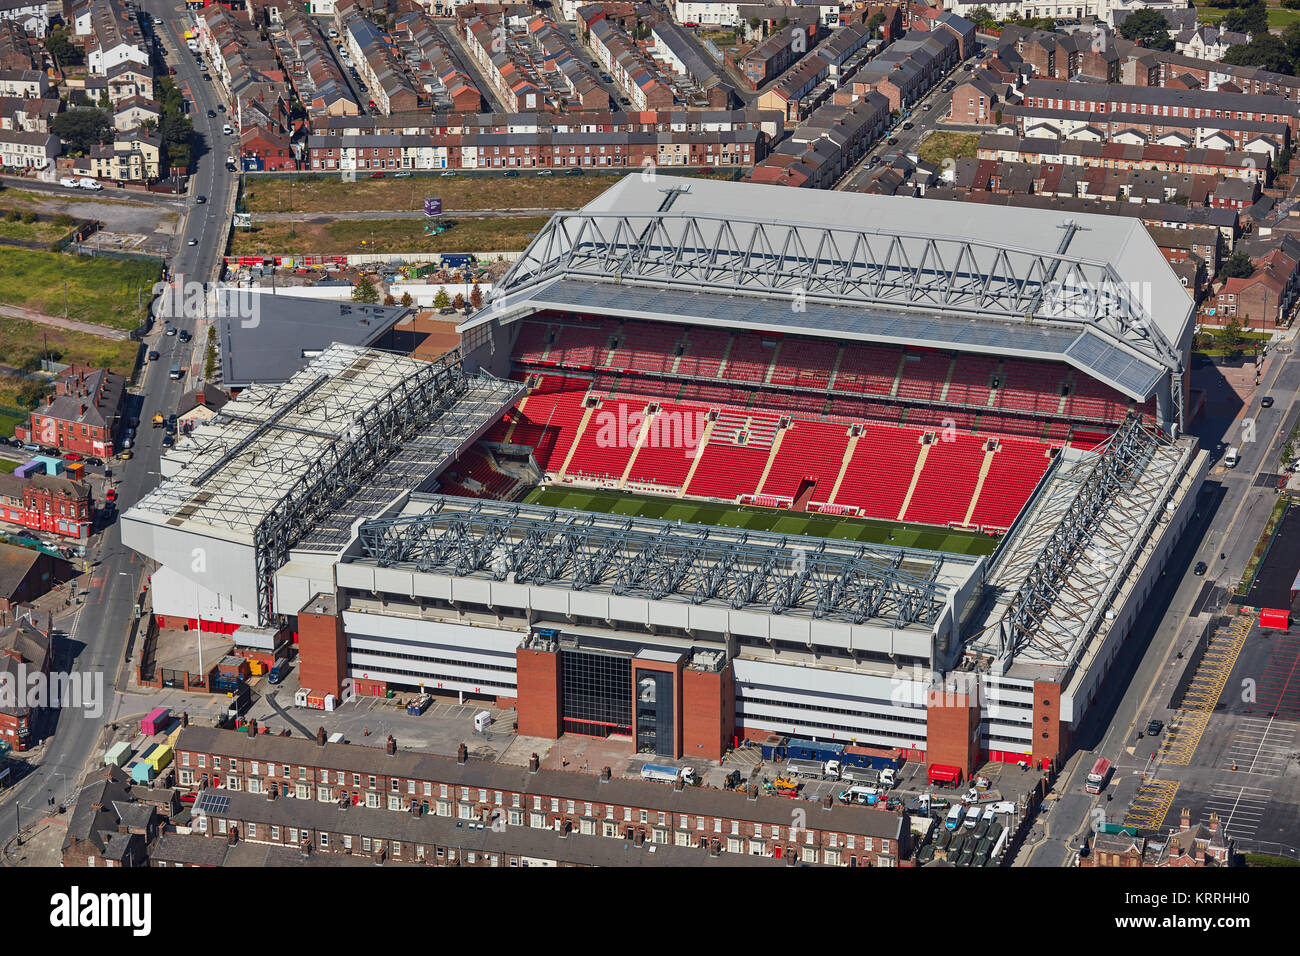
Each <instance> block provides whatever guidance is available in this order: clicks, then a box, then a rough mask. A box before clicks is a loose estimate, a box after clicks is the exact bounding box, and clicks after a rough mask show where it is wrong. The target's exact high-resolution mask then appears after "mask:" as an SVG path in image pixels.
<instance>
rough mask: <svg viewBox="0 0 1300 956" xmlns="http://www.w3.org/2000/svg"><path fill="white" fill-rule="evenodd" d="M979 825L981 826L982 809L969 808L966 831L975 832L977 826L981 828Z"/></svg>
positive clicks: (967, 810)
mask: <svg viewBox="0 0 1300 956" xmlns="http://www.w3.org/2000/svg"><path fill="white" fill-rule="evenodd" d="M979 824H980V808H979V807H967V808H966V829H967V830H974V829H975V828H976V827H977V826H979Z"/></svg>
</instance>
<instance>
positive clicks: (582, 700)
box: [560, 648, 632, 737]
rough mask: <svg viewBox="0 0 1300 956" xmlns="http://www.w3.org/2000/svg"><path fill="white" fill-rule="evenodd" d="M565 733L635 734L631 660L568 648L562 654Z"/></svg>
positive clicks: (619, 655) (594, 734) (561, 670)
mask: <svg viewBox="0 0 1300 956" xmlns="http://www.w3.org/2000/svg"><path fill="white" fill-rule="evenodd" d="M560 687H561V707H562V708H563V713H564V731H565V733H572V734H582V735H584V736H588V737H608V736H609V735H610V734H620V735H624V736H629V737H630V736H631V735H632V658H631V657H630V656H628V655H626V654H601V653H596V652H593V651H584V650H577V649H570V648H566V649H565V651H564V653H563V654H561V655H560Z"/></svg>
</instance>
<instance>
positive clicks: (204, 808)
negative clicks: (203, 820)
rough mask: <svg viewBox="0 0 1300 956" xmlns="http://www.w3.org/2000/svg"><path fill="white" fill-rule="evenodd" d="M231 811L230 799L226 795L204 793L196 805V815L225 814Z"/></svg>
mask: <svg viewBox="0 0 1300 956" xmlns="http://www.w3.org/2000/svg"><path fill="white" fill-rule="evenodd" d="M229 809H230V797H228V796H226V795H225V794H224V793H213V792H211V791H204V792H203V793H202V794H200V795H199V799H198V800H197V801H196V802H195V804H194V812H195V813H218V814H219V813H225V812H226V811H227V810H229Z"/></svg>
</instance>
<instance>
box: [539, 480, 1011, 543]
mask: <svg viewBox="0 0 1300 956" xmlns="http://www.w3.org/2000/svg"><path fill="white" fill-rule="evenodd" d="M524 500H525V501H526V502H527V503H528V504H536V505H542V506H544V507H550V508H567V509H571V510H574V511H594V512H598V513H600V514H616V515H627V516H637V517H642V518H659V519H662V520H665V521H681V522H683V523H685V524H705V525H719V526H722V527H727V528H748V529H750V530H752V531H770V532H773V533H775V534H786V535H791V536H795V535H807V536H809V537H816V538H835V539H843V540H849V541H860V542H862V543H864V544H890V545H895V546H898V547H904V548H922V549H925V550H930V551H946V552H949V553H952V554H977V555H978V554H992V553H993V550H994V549H995V548H996V547H997V543H998V539H997V538H993V537H990V536H988V535H983V534H974V533H970V532H961V531H949V530H947V529H946V528H935V527H932V526H930V525H918V524H907V523H903V522H897V521H877V520H873V519H869V518H845V517H840V516H836V515H820V514H800V513H796V512H790V511H785V510H782V509H779V508H751V507H743V506H740V505H727V504H718V503H715V502H702V501H688V500H682V499H680V498H659V497H656V496H654V495H637V494H627V493H624V492H615V491H587V490H576V489H571V488H562V487H553V486H550V487H548V486H543V487H539V488H534V489H533V490H532V491H531V492H529V493H528V496H527V497H526V498H525V499H524ZM891 534H892V537H891Z"/></svg>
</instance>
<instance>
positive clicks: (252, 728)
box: [248, 720, 257, 737]
mask: <svg viewBox="0 0 1300 956" xmlns="http://www.w3.org/2000/svg"><path fill="white" fill-rule="evenodd" d="M248 736H250V737H256V736H257V721H256V720H250V721H249V722H248Z"/></svg>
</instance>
